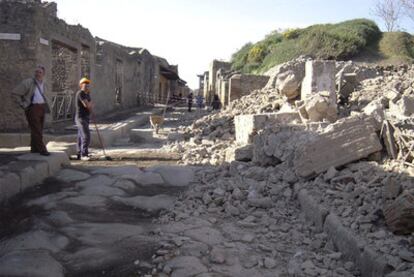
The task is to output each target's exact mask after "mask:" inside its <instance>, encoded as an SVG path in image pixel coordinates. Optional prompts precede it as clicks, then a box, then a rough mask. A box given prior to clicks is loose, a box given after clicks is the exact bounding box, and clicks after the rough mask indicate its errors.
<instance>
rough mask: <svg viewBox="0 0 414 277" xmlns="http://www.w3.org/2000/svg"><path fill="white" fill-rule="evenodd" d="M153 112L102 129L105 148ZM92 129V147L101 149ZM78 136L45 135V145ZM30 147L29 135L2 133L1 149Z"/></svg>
mask: <svg viewBox="0 0 414 277" xmlns="http://www.w3.org/2000/svg"><path fill="white" fill-rule="evenodd" d="M152 113H153V114H161V113H162V109H155V110H154V111H153V112H152ZM150 114H151V112H145V113H143V114H140V115H135V116H133V117H130V118H128V119H126V120H123V121H120V122H117V123H113V124H111V125H109V126H107V127H105V128H100V129H99V133H100V135H101V138H102V141H103V142H104V146H109V145H111V144H112V143H113V142H114V141H115V140H116V139H118V138H120V137H122V136H126V135H127V134H128V132H129V131H130V130H131V129H133V128H136V127H138V126H141V125H144V124H146V123H149V116H150ZM90 129H91V145H90V146H91V147H101V144H100V142H99V139H98V134H97V132H96V130H95V126H94V125H93V124H91V125H90ZM76 137H77V135H76V134H70V135H62V136H53V135H45V136H44V140H45V143H48V142H76ZM27 145H30V134H28V133H0V148H16V147H20V146H27Z"/></svg>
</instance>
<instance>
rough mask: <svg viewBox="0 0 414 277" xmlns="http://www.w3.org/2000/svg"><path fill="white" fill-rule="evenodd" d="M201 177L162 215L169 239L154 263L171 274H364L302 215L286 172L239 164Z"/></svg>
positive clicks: (205, 171) (210, 170)
mask: <svg viewBox="0 0 414 277" xmlns="http://www.w3.org/2000/svg"><path fill="white" fill-rule="evenodd" d="M197 176H198V177H199V179H200V180H201V181H200V182H197V183H195V184H194V185H193V186H191V188H190V189H189V190H188V191H186V192H185V193H184V195H183V196H182V198H181V201H178V202H176V204H175V207H174V209H171V210H170V211H168V212H166V213H164V214H163V215H162V216H161V218H160V221H161V223H164V224H165V223H168V225H167V226H168V228H167V229H166V230H161V232H163V237H164V238H167V239H166V240H165V241H164V242H163V243H162V245H163V248H162V249H161V250H159V251H158V252H157V255H156V256H154V257H153V261H154V263H155V264H156V265H157V266H156V267H157V268H158V270H159V271H161V272H164V273H165V274H166V275H165V276H167V274H170V273H171V272H173V275H172V276H194V275H196V274H200V273H203V272H204V273H205V272H207V270H208V271H209V272H210V274H213V275H214V274H215V273H216V274H219V275H225V276H338V277H339V276H359V272H358V270H357V269H356V267H355V264H354V263H353V262H350V261H344V260H342V254H341V253H339V252H337V251H336V250H335V248H334V246H333V245H332V243H330V242H329V239H328V237H327V236H326V235H325V234H323V233H316V232H315V230H314V227H312V226H311V225H310V224H308V223H306V222H305V221H304V220H303V219H302V218H300V217H298V215H299V214H300V213H299V212H298V209H299V207H298V204H297V203H296V202H295V201H294V197H293V196H294V191H293V189H292V187H291V185H290V183H288V182H286V181H281V179H282V178H283V173H282V172H279V171H277V170H275V168H267V169H266V168H263V167H257V166H249V165H248V164H243V163H237V162H236V163H232V165H231V166H221V167H216V168H203V169H200V170H199V171H198V173H197ZM160 276H164V275H160ZM214 276H215V275H214Z"/></svg>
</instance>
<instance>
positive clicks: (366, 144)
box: [293, 117, 382, 177]
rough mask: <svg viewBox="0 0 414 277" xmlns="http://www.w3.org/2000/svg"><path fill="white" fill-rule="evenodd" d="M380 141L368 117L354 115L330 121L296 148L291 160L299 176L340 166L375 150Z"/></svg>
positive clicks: (380, 147) (378, 147)
mask: <svg viewBox="0 0 414 277" xmlns="http://www.w3.org/2000/svg"><path fill="white" fill-rule="evenodd" d="M381 149H382V145H381V143H380V141H379V139H378V136H377V134H376V133H375V127H374V125H373V123H372V121H370V120H367V119H364V118H359V117H354V118H347V119H345V120H343V121H341V122H338V123H335V124H332V125H330V126H329V127H328V128H326V130H325V132H323V133H321V134H317V135H314V136H312V139H311V140H310V141H308V142H307V143H305V144H303V145H302V146H301V147H299V148H298V149H296V151H295V156H294V160H293V164H294V167H295V172H296V174H297V175H298V176H301V177H311V176H312V175H314V174H319V173H322V172H324V171H326V170H327V169H329V168H330V167H337V166H342V165H345V164H347V163H350V162H353V161H357V160H360V159H362V158H365V157H367V156H368V155H370V154H372V153H375V152H378V151H380V150H381Z"/></svg>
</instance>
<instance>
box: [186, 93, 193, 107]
mask: <svg viewBox="0 0 414 277" xmlns="http://www.w3.org/2000/svg"><path fill="white" fill-rule="evenodd" d="M187 104H188V112H191V107H192V106H193V93H192V92H190V93H189V94H188V96H187Z"/></svg>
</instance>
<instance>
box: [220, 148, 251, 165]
mask: <svg viewBox="0 0 414 277" xmlns="http://www.w3.org/2000/svg"><path fill="white" fill-rule="evenodd" d="M252 159H253V145H251V144H249V145H245V146H241V147H235V148H229V149H227V151H226V162H232V161H240V162H248V161H251V160H252Z"/></svg>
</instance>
